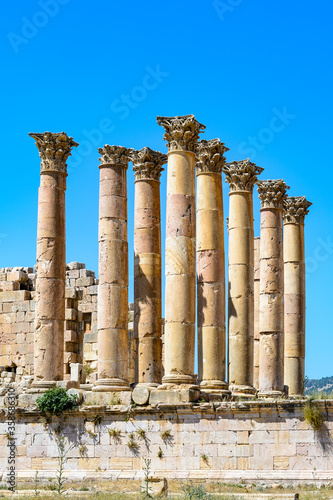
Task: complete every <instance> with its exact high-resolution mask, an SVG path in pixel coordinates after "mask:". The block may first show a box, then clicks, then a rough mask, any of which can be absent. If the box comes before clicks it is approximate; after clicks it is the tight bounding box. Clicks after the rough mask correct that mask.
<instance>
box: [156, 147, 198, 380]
mask: <svg viewBox="0 0 333 500" xmlns="http://www.w3.org/2000/svg"><path fill="white" fill-rule="evenodd" d="M194 162H195V155H194V153H192V152H183V151H171V152H169V153H168V178H167V186H168V187H167V189H168V192H167V227H166V241H165V271H166V279H165V376H164V378H163V382H166V383H168V382H170V383H172V382H174V383H192V382H195V376H194V349H195V276H196V275H195V173H194Z"/></svg>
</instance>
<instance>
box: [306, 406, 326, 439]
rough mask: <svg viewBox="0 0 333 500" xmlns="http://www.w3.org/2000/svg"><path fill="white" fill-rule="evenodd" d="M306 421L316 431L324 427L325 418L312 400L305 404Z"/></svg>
mask: <svg viewBox="0 0 333 500" xmlns="http://www.w3.org/2000/svg"><path fill="white" fill-rule="evenodd" d="M304 419H305V421H306V422H307V423H308V424H309V425H310V426H311V427H312V429H314V430H315V431H320V430H321V429H322V427H323V416H322V414H321V413H320V411H319V408H318V407H317V406H316V404H315V403H314V402H313V401H312V399H308V400H307V402H306V403H305V406H304Z"/></svg>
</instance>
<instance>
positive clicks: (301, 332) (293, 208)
mask: <svg viewBox="0 0 333 500" xmlns="http://www.w3.org/2000/svg"><path fill="white" fill-rule="evenodd" d="M310 206H311V203H310V202H308V201H307V200H306V199H305V197H303V196H302V197H297V198H294V197H290V198H287V200H286V203H285V215H284V239H283V257H284V335H285V345H284V383H285V385H286V386H288V391H289V395H291V396H302V395H303V394H304V379H305V365H304V361H305V255H304V254H305V251H304V218H305V215H306V214H307V213H308V208H309V207H310Z"/></svg>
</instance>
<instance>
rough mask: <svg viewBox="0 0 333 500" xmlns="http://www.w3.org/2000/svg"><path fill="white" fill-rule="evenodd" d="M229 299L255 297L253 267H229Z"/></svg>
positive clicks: (246, 265) (240, 265)
mask: <svg viewBox="0 0 333 500" xmlns="http://www.w3.org/2000/svg"><path fill="white" fill-rule="evenodd" d="M228 280H229V297H230V298H238V297H251V296H252V295H253V280H254V278H253V267H252V266H251V265H249V264H237V265H229V270H228Z"/></svg>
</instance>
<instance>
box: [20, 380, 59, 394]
mask: <svg viewBox="0 0 333 500" xmlns="http://www.w3.org/2000/svg"><path fill="white" fill-rule="evenodd" d="M56 385H57V382H56V381H55V380H34V381H33V382H32V384H31V386H30V388H29V389H28V390H27V391H26V392H27V393H29V394H39V393H43V392H46V391H48V390H49V389H53V388H54V387H56Z"/></svg>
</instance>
